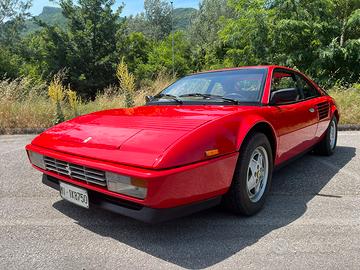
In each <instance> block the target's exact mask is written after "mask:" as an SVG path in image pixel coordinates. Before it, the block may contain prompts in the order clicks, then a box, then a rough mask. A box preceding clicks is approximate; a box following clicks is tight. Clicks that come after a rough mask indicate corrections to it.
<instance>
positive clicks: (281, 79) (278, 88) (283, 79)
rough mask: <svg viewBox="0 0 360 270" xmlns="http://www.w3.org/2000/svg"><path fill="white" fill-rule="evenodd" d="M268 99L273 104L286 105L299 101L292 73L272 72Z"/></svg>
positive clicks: (299, 97)
mask: <svg viewBox="0 0 360 270" xmlns="http://www.w3.org/2000/svg"><path fill="white" fill-rule="evenodd" d="M270 99H271V103H273V104H287V103H292V102H296V101H299V100H300V99H301V95H300V92H299V90H298V87H297V82H296V78H295V75H294V74H293V73H292V72H287V71H282V70H281V71H276V70H275V71H274V73H273V76H272V80H271V93H270Z"/></svg>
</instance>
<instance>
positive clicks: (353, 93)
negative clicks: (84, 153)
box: [0, 74, 360, 130]
mask: <svg viewBox="0 0 360 270" xmlns="http://www.w3.org/2000/svg"><path fill="white" fill-rule="evenodd" d="M172 81H173V80H172V78H171V77H170V76H167V75H164V74H160V75H159V76H158V77H157V78H156V79H155V80H154V81H153V82H151V83H150V84H148V85H146V86H142V87H140V89H137V90H136V91H135V92H134V96H133V97H132V98H133V101H134V104H135V106H140V105H143V104H144V103H145V96H146V95H154V94H156V93H158V92H159V91H161V90H162V89H164V88H165V87H166V86H167V85H169V84H170V83H171V82H172ZM47 89H48V88H47V86H46V85H40V86H38V85H37V86H33V85H31V82H30V81H28V80H26V79H19V80H16V81H9V80H0V130H1V129H11V128H46V127H50V126H51V125H53V123H54V117H55V115H56V106H55V105H54V104H53V103H52V102H51V101H50V99H49V97H48V95H47ZM329 93H330V95H331V96H333V97H334V98H335V99H336V101H337V103H338V105H339V107H340V113H341V120H340V123H341V124H360V85H359V84H357V85H353V87H350V88H348V89H344V88H340V87H336V88H334V89H332V90H330V91H329ZM75 98H76V97H72V98H70V99H69V98H64V99H63V100H62V101H61V108H62V111H63V113H64V117H65V119H70V118H72V117H74V106H75V105H74V104H73V103H74V100H75ZM123 107H126V95H125V93H124V92H123V91H122V90H121V89H119V88H118V87H117V86H109V87H108V88H107V89H105V90H104V91H103V92H102V93H101V94H98V95H97V97H96V98H95V100H93V101H87V102H86V101H81V100H77V103H76V111H77V113H78V114H80V115H81V114H86V113H90V112H94V111H99V110H105V109H112V108H123Z"/></svg>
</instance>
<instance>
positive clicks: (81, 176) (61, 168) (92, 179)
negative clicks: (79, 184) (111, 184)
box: [44, 156, 106, 186]
mask: <svg viewBox="0 0 360 270" xmlns="http://www.w3.org/2000/svg"><path fill="white" fill-rule="evenodd" d="M44 162H45V167H46V170H48V171H52V172H55V173H57V174H59V175H63V176H68V177H70V178H72V179H76V180H82V181H85V182H87V183H92V184H96V185H100V186H106V178H105V172H104V171H100V170H96V169H92V168H89V167H85V166H81V165H76V164H72V163H68V162H66V161H62V160H58V159H54V158H51V157H46V156H44Z"/></svg>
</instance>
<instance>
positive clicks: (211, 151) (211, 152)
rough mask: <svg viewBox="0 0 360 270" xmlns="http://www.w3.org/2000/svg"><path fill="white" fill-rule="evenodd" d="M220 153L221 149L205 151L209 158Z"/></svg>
mask: <svg viewBox="0 0 360 270" xmlns="http://www.w3.org/2000/svg"><path fill="white" fill-rule="evenodd" d="M219 153H220V152H219V149H211V150H207V151H205V155H206V156H207V157H212V156H216V155H218V154H219Z"/></svg>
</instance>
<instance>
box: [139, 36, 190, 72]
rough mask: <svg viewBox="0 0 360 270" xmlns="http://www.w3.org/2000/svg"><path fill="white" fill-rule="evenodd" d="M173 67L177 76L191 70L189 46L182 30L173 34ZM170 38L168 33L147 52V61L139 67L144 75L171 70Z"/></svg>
mask: <svg viewBox="0 0 360 270" xmlns="http://www.w3.org/2000/svg"><path fill="white" fill-rule="evenodd" d="M174 41H175V42H174V44H175V46H174V49H175V50H174V51H175V55H174V67H175V73H176V74H177V75H178V76H183V75H185V74H186V73H188V72H189V71H191V70H193V66H192V62H193V61H192V56H191V46H190V43H189V41H188V40H187V39H186V36H185V34H184V33H183V32H181V31H178V32H175V34H174ZM171 42H172V38H171V35H169V36H168V37H167V38H166V39H164V40H163V41H161V42H159V43H158V44H156V45H155V46H154V47H153V49H152V51H151V52H150V53H149V59H148V63H147V64H145V65H140V67H139V69H140V70H141V71H142V73H143V74H144V76H145V77H147V78H151V77H152V76H153V75H156V74H157V73H159V72H165V73H171V72H172V49H171Z"/></svg>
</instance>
